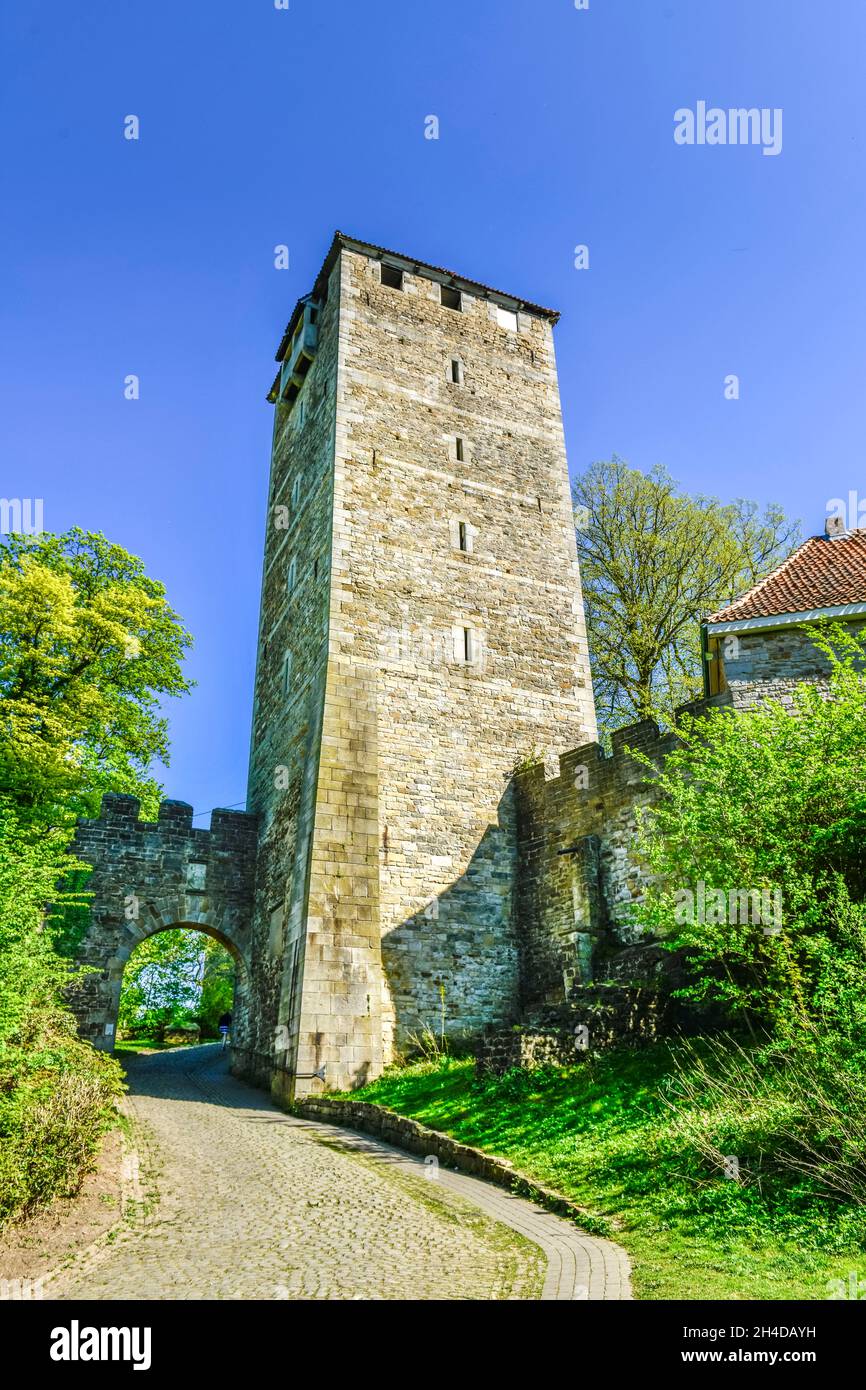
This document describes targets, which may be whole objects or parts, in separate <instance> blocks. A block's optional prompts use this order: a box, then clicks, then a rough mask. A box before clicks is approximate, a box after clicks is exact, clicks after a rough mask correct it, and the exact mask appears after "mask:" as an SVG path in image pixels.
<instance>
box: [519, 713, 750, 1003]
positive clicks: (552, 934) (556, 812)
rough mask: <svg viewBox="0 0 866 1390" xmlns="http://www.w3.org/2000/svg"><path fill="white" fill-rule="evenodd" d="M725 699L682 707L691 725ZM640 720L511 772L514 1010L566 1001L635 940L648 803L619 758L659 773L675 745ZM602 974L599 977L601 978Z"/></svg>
mask: <svg viewBox="0 0 866 1390" xmlns="http://www.w3.org/2000/svg"><path fill="white" fill-rule="evenodd" d="M729 703H730V697H729V695H727V694H724V695H720V696H714V697H712V698H710V699H705V700H696V701H694V702H692V703H691V704H689V705H686V706H683V708H682V710H680V711H678V717H682V716H684V715H686V714H688V715H691V716H692V717H694V718H699V717H700V715H701V714H702V713H705V712H706V711H707V710H708V709H710V708H711V707H713V706H722V705H727V704H729ZM676 741H677V740H676V733H675V732H668V733H664V734H662V733H660V732H659V729H658V727H657V726H656V724H655V723H653V721H652V720H644V721H643V722H641V723H638V724H632V725H629V726H627V727H626V728H623V729H618V730H617V731H616V732H615V733H614V734H613V737H612V740H611V742H612V751H611V753H610V755H606V754H605V751H604V749H603V748H602V747H601V745H600V744H598V743H592V744H587V745H585V746H583V747H581V748H575V749H572V750H571V751H570V752H568V753H566V754H565V755H564V756H563V757H561V758H560V759H559V760H558V763H557V762H556V761H555V760H550V759H549V760H548V762H547V764H546V765H545V764H544V763H537V764H535V765H533V766H531V767H528V768H525V769H523V770H521V771H520V772H519V773H518V775H517V777H516V779H515V785H516V797H517V806H518V845H519V849H518V871H517V923H518V934H519V942H520V961H521V1005H522V1008H523V1010H524V1011H526V1010H533V1009H536V1010H537V1009H539V1008H542V1007H544V1006H547V1005H557V1004H561V1003H564V1002H567V1001H568V998H569V995H570V993H571V992H572V990H573V989H575V988H577V987H579V986H580V985H581V984H585V983H587V982H588V981H590V980H592V979H593V978H594V976H595V975H597V974H598V973H599V970H600V961H601V960H602V959H603V958H604V956H605V955H606V954H607V953H608V952H610V951H616V949H617V948H621V947H625V946H628V945H631V944H633V943H634V942H635V941H637V940H638V939H639V937H638V936H637V935H636V933H635V931H634V929H633V928H632V927H631V926H630V924H629V914H630V909H631V907H632V906H633V904H634V903H635V902H637V901H638V900H639V899H640V897H641V896H642V894H643V892H644V889H645V886H646V882H647V877H648V874H647V869H646V867H645V865H644V864H642V862H641V860H640V857H639V855H638V852H637V837H636V829H637V817H638V810H639V808H640V807H642V806H646V805H649V804H651V803H652V802H653V801H654V800H655V799H656V796H657V793H656V791H655V786H654V782H653V778H652V774H651V772H650V770H649V769H648V768H647V767H646V766H645V765H644V764H643V763H642V762H641V761H640V760H639V759H638V758H636V757H634V756H632V754H631V753H630V752H629V751H628V750H629V749H631V750H634V751H635V752H640V753H641V754H643V755H644V756H646V757H648V758H650V759H651V761H652V763H653V764H654V765H655V766H660V765H661V764H662V763H663V762H664V759H665V758H666V756H667V754H668V753H669V752H670V751H671V749H672V748H673V747H674V746H675V744H676ZM601 973H602V974H603V970H602V971H601Z"/></svg>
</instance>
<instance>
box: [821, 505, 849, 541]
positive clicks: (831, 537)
mask: <svg viewBox="0 0 866 1390" xmlns="http://www.w3.org/2000/svg"><path fill="white" fill-rule="evenodd" d="M847 534H848V527H847V526H846V525H845V516H844V513H842V512H834V513H833V515H832V516H828V517H827V520H826V521H825V522H824V535H825V536H826V537H827V539H828V541H835V540H838V539H839V537H840V536H847Z"/></svg>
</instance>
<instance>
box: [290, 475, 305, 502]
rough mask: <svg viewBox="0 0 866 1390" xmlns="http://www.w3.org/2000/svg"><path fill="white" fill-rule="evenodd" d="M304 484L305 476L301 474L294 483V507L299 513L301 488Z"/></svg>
mask: <svg viewBox="0 0 866 1390" xmlns="http://www.w3.org/2000/svg"><path fill="white" fill-rule="evenodd" d="M303 483H304V479H303V474H301V473H299V474H298V476H297V478H296V479H295V481H294V482H293V483H292V507H293V508H294V510H295V511H297V509H298V507H299V506H300V505H301V488H302V486H303Z"/></svg>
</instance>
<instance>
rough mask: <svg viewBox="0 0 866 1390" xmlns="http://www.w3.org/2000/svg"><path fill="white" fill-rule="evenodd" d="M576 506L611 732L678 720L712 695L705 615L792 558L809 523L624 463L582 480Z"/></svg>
mask: <svg viewBox="0 0 866 1390" xmlns="http://www.w3.org/2000/svg"><path fill="white" fill-rule="evenodd" d="M573 501H574V516H575V524H576V529H577V548H578V558H579V560H580V571H581V581H582V584H583V596H584V604H585V609H586V621H587V633H588V639H589V655H590V662H591V666H592V672H593V686H594V690H595V698H596V705H597V709H598V715H599V724H600V727H601V728H602V730H603V732H607V733H609V732H610V731H611V730H613V729H616V728H619V727H621V726H622V725H623V724H628V723H631V722H633V721H634V720H636V719H656V720H658V721H659V722H660V723H662V724H669V723H670V721H671V716H672V713H673V710H674V709H675V708H676V706H677V705H680V704H683V703H685V702H686V701H688V700H692V699H694V698H695V697H696V696H698V695H700V694H701V692H702V689H703V676H702V670H701V660H702V658H701V649H700V620H701V619H702V618H704V617H706V616H707V614H709V613H711V612H713V611H714V610H715V609H717V608H719V607H721V606H722V605H724V604H726V603H729V602H731V601H732V600H733V599H734V598H735V597H737V595H738V594H741V593H743V592H744V591H745V590H746V589H748V588H749V587H750V586H751V585H752V584H754V583H756V582H757V581H758V580H759V579H762V578H763V577H764V576H765V575H766V574H768V573H769V572H770V571H771V570H772V569H773V568H774V567H775V566H776V565H777V564H779V563H780V562H781V561H782V560H783V559H785V557H786V556H787V555H788V554H790V552H791V550H792V549H793V547H794V545H795V544H796V542H797V540H798V538H799V523H797V522H792V521H790V520H788V518H786V517H785V515H784V513H783V512H782V510H781V508H779V507H776V506H769V507H767V508H766V509H765V511H764V512H763V514H760V513H759V509H758V506H757V504H756V503H754V502H745V501H736V502H732V503H727V504H723V503H721V502H719V501H717V500H716V499H715V498H713V497H703V496H689V495H688V494H686V493H682V492H680V491H679V490H678V489H677V485H676V483H675V482H674V481H673V479H672V478H671V477H670V476H669V475H668V474H667V473H666V472H665V470H664V469H663V468H660V467H657V468H654V469H652V470H651V471H650V472H649V473H641V472H639V471H638V470H637V469H635V468H629V466H628V464H626V463H625V462H624V461H623V460H622V459H619V458H616V457H615V456H614V458H612V459H611V460H610V461H608V462H601V463H594V464H593V465H592V466H591V467H590V468H589V469H588V470H587V471H586V472H585V473H584V474H583V475H582V476H581V477H579V478H577V479H576V480H575V483H574V486H573Z"/></svg>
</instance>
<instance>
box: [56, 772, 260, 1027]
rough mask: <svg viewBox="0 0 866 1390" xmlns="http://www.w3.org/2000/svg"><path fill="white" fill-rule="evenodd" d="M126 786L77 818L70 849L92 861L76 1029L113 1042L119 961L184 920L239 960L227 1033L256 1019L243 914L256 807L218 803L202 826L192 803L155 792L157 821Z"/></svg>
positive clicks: (250, 880)
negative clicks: (142, 812)
mask: <svg viewBox="0 0 866 1390" xmlns="http://www.w3.org/2000/svg"><path fill="white" fill-rule="evenodd" d="M138 813H139V802H138V800H137V799H136V798H135V797H132V796H120V795H116V794H111V795H106V796H104V797H103V799H102V807H101V812H100V815H99V818H98V819H95V820H80V821H79V822H78V826H77V830H76V836H75V840H74V842H73V845H72V853H73V854H74V855H75V856H76V857H77V858H78V859H80V860H82V861H83V862H84V863H87V864H90V865H92V866H93V867H92V872H91V874H90V875H89V876H88V879H87V881H86V883H85V885H84V888H85V891H86V892H87V893H88V894H91V895H92V898H91V901H90V911H89V925H88V927H87V930H86V933H85V935H84V937H83V940H82V942H81V945H80V948H79V949H78V951H77V953H76V955H77V960H78V961H79V962H80V963H81V964H82V965H85V966H90V967H93V968H94V973H91V974H86V975H84V976H82V977H81V979H80V980H78V981H76V983H75V984H74V986H73V988H72V990H71V991H70V1002H71V1004H72V1007H73V1009H74V1011H75V1013H76V1015H77V1017H78V1021H79V1028H80V1031H81V1033H82V1036H83V1037H85V1038H88V1039H89V1040H90V1041H91V1042H92V1043H93V1044H94V1046H96V1047H100V1048H106V1049H110V1048H112V1047H113V1046H114V1040H115V1031H116V1024H117V1008H118V1003H119V999H120V988H121V982H122V977H123V969H124V966H125V965H126V962H127V960H128V959H129V956H130V955H131V953H132V951H133V950H134V949H135V947H136V946H137V945H138V944H139V942H141V941H144V940H145V939H146V938H147V937H148V936H152V935H153V934H154V933H155V932H159V931H164V930H166V929H167V928H170V927H192V928H197V929H198V930H200V931H203V932H205V933H207V934H208V935H209V936H212V937H214V938H216V939H217V940H218V941H220V942H222V944H223V945H225V946H226V947H227V948H228V949H229V950H230V951H231V953H232V955H233V956H234V958H235V961H236V964H237V974H236V994H235V1015H234V1028H233V1037H234V1038H236V1039H237V1040H238V1042H239V1043H240V1044H241V1045H244V1044H245V1041H246V1039H247V1038H248V1036H249V1034H250V1032H251V1030H253V1029H254V1027H255V1018H254V1016H253V1015H254V1011H255V1004H254V1001H255V998H256V987H255V980H254V978H253V975H252V970H253V962H252V955H251V951H250V917H251V911H252V902H253V885H254V879H255V859H256V838H257V837H256V821H255V817H254V816H251V815H248V814H247V813H246V812H244V811H228V810H216V811H214V812H213V813H212V815H211V826H210V829H209V830H205V829H201V830H199V829H195V828H194V827H193V809H192V807H191V806H188V805H186V803H184V802H180V801H163V802H162V803H161V805H160V807H159V812H158V819H157V820H156V821H153V822H150V821H142V820H139V818H138Z"/></svg>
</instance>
